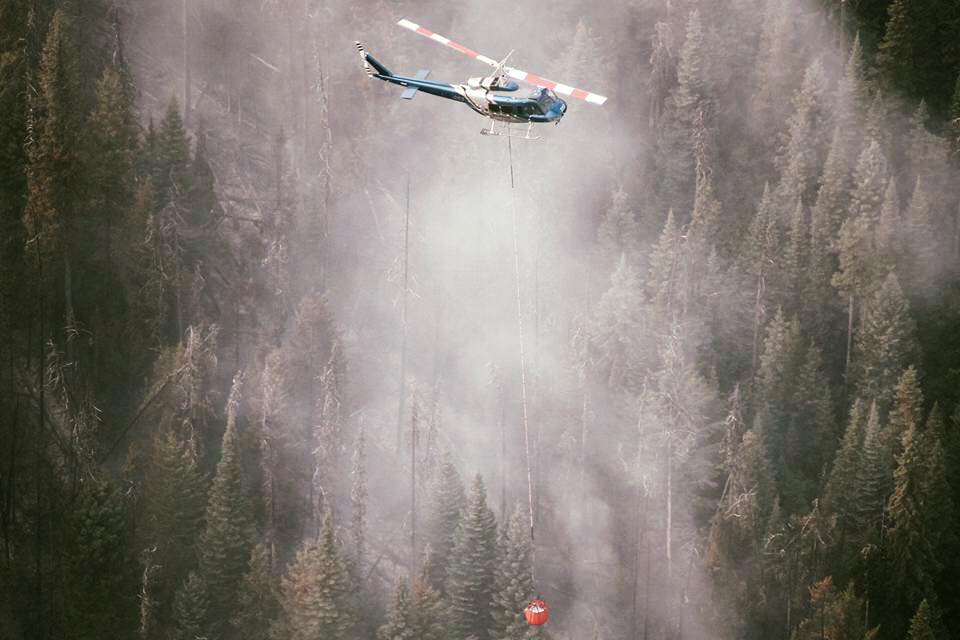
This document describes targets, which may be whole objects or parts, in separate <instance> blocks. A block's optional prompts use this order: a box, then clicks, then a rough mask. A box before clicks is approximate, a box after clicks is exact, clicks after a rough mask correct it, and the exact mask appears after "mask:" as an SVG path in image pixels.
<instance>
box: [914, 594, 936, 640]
mask: <svg viewBox="0 0 960 640" xmlns="http://www.w3.org/2000/svg"><path fill="white" fill-rule="evenodd" d="M937 626H938V625H937V624H936V619H935V617H934V613H933V611H932V608H931V607H930V603H929V601H928V600H927V599H926V598H924V599H923V601H922V602H921V603H920V606H919V607H917V612H916V613H915V614H914V616H913V618H912V619H911V620H910V631H909V632H908V635H907V638H908V640H937V639H938V638H940V637H941V636H940V634H939V633H937Z"/></svg>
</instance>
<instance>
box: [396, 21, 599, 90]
mask: <svg viewBox="0 0 960 640" xmlns="http://www.w3.org/2000/svg"><path fill="white" fill-rule="evenodd" d="M397 24H398V25H400V26H401V27H403V28H404V29H409V30H410V31H413V32H414V33H419V34H420V35H422V36H424V37H426V38H430V39H431V40H434V41H435V42H439V43H440V44H442V45H446V46H448V47H450V48H451V49H454V50H455V51H459V52H460V53H462V54H465V55H467V56H470V57H471V58H473V59H474V60H479V61H480V62H483V63H484V64H488V65H490V66H491V67H493V68H494V69H498V68H500V63H499V62H497V61H496V60H494V59H493V58H488V57H487V56H485V55H483V54H480V53H477V52H476V51H474V50H473V49H471V48H469V47H465V46H463V45H462V44H459V43H457V42H454V41H453V40H451V39H450V38H447V37H445V36H442V35H440V34H439V33H434V32H433V31H430V30H429V29H427V28H426V27H421V26H420V25H418V24H417V23H415V22H411V21H410V20H407V19H406V18H403V19H401V20H400V21H399V22H397ZM503 73H505V74H506V75H508V76H510V77H511V78H513V79H514V80H520V81H522V82H528V83H530V84H533V85H536V86H538V87H543V88H545V89H550V90H552V91H555V92H556V93H559V94H560V95H564V96H571V97H574V98H579V99H580V100H586V101H587V102H590V103H593V104H603V103H604V102H606V101H607V98H606V97H605V96H601V95H599V94H596V93H592V92H590V91H584V90H583V89H577V88H576V87H571V86H570V85H566V84H563V83H562V82H555V81H554V80H549V79H547V78H544V77H541V76H538V75H535V74H533V73H527V72H526V71H521V70H520V69H515V68H513V67H506V66H505V67H503Z"/></svg>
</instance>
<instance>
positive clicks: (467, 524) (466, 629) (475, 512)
mask: <svg viewBox="0 0 960 640" xmlns="http://www.w3.org/2000/svg"><path fill="white" fill-rule="evenodd" d="M496 563H497V522H496V520H495V518H494V515H493V511H491V510H490V508H489V507H487V489H486V486H485V485H484V483H483V478H482V477H481V476H480V475H479V474H477V477H476V479H475V480H474V482H473V486H472V487H471V489H470V495H469V497H468V499H467V508H466V510H465V511H464V514H463V519H462V521H461V522H460V527H459V529H458V530H457V537H456V544H455V545H454V548H453V558H452V561H451V563H450V567H449V570H448V574H447V602H448V603H449V610H448V611H449V623H450V636H451V637H452V638H454V639H455V640H467V638H470V637H471V636H473V637H475V638H477V640H494V639H493V638H492V636H491V635H490V633H491V631H492V628H493V617H492V615H491V612H492V611H493V604H494V602H493V596H494V571H495V569H496Z"/></svg>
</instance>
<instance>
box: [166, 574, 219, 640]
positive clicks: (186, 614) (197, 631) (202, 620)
mask: <svg viewBox="0 0 960 640" xmlns="http://www.w3.org/2000/svg"><path fill="white" fill-rule="evenodd" d="M208 613H209V611H208V608H207V587H206V585H205V584H204V582H203V578H201V577H200V576H198V575H197V573H196V572H194V571H191V572H190V575H188V576H187V579H186V580H185V581H184V582H183V584H182V585H181V586H180V588H179V589H178V590H177V595H176V597H175V598H174V601H173V625H172V629H173V630H172V633H171V634H170V640H196V639H197V638H206V637H208V636H209V631H208V630H209V626H208V623H207V616H208Z"/></svg>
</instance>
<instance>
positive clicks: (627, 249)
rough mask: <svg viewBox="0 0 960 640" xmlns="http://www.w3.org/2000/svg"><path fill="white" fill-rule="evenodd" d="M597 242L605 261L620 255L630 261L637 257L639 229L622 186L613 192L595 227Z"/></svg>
mask: <svg viewBox="0 0 960 640" xmlns="http://www.w3.org/2000/svg"><path fill="white" fill-rule="evenodd" d="M597 244H598V245H599V246H600V248H601V250H602V251H603V258H604V261H605V262H607V261H610V262H612V261H613V260H616V259H617V258H619V257H620V256H621V255H626V256H627V259H628V260H630V261H635V260H636V259H637V257H638V253H639V251H640V229H639V225H638V224H637V219H636V216H635V215H634V212H633V208H632V207H631V206H630V202H629V200H628V198H627V194H626V192H625V191H624V190H623V187H622V186H621V187H619V188H617V190H616V191H614V192H613V196H612V197H611V202H610V206H609V207H608V208H607V210H606V211H605V212H604V214H603V219H602V220H601V221H600V227H599V228H598V229H597Z"/></svg>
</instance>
